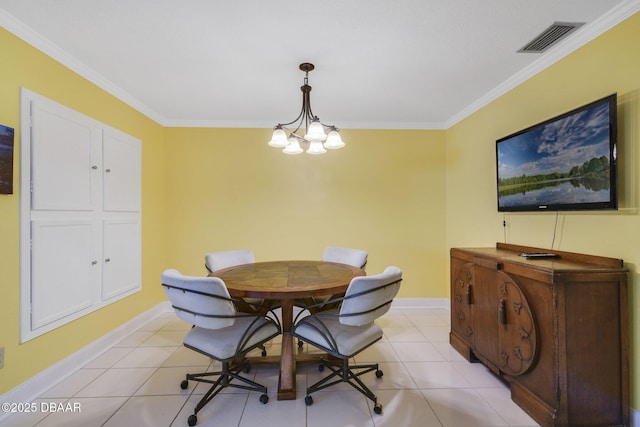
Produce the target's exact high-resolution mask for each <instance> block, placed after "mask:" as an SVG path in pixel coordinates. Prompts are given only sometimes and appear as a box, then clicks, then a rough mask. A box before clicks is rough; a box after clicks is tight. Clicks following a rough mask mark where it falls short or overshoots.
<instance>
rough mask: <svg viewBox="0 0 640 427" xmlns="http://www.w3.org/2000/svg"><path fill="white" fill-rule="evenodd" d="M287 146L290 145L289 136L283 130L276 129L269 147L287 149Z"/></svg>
mask: <svg viewBox="0 0 640 427" xmlns="http://www.w3.org/2000/svg"><path fill="white" fill-rule="evenodd" d="M287 144H289V141H287V134H286V133H285V132H284V130H282V128H276V129H275V130H274V131H273V135H272V136H271V141H269V145H270V146H271V147H277V148H283V147H286V146H287Z"/></svg>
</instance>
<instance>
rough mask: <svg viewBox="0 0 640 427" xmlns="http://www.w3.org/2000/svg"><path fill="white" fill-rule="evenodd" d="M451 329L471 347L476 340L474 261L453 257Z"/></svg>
mask: <svg viewBox="0 0 640 427" xmlns="http://www.w3.org/2000/svg"><path fill="white" fill-rule="evenodd" d="M451 274H452V289H451V291H452V292H451V293H452V295H451V302H452V304H451V307H452V311H453V312H452V313H451V314H452V316H451V329H452V330H453V331H455V332H456V334H457V335H458V336H459V337H460V338H462V339H463V340H464V341H465V342H466V343H467V344H468V345H469V346H470V347H473V341H474V336H473V335H474V334H473V330H474V319H473V310H472V298H473V263H472V262H464V261H462V260H459V259H452V265H451Z"/></svg>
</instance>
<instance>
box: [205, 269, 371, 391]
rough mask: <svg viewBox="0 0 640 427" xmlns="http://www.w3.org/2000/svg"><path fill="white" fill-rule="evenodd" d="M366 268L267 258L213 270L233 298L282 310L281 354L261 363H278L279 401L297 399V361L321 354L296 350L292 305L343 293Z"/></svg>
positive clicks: (300, 361) (308, 361) (311, 359)
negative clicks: (292, 331) (251, 300)
mask: <svg viewBox="0 0 640 427" xmlns="http://www.w3.org/2000/svg"><path fill="white" fill-rule="evenodd" d="M364 275H366V273H365V271H364V270H362V269H360V268H358V267H353V266H351V265H347V264H340V263H336V262H326V261H298V260H289V261H267V262H256V263H252V264H242V265H236V266H232V267H228V268H224V269H221V270H217V271H213V272H211V273H210V274H209V276H213V277H219V278H220V279H222V280H223V281H224V283H225V285H226V286H227V289H228V290H229V294H230V295H231V296H232V297H233V298H255V299H260V300H263V301H265V302H266V303H265V306H266V307H268V306H269V305H270V304H273V305H274V306H275V305H279V306H280V307H281V310H282V319H281V323H282V343H281V351H280V355H279V356H270V357H263V358H261V359H262V363H279V365H280V370H279V380H278V395H277V396H278V400H293V399H295V398H296V363H311V362H313V361H317V360H318V358H319V355H318V354H310V353H304V352H302V351H301V350H299V351H296V350H295V346H294V338H293V336H292V334H291V329H292V327H293V311H294V310H293V308H294V303H295V302H296V301H302V300H307V301H308V300H310V299H313V298H314V297H326V296H338V295H341V294H344V292H346V290H347V288H348V287H349V283H351V279H353V278H354V277H358V276H364Z"/></svg>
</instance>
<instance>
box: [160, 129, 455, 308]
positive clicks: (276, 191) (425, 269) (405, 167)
mask: <svg viewBox="0 0 640 427" xmlns="http://www.w3.org/2000/svg"><path fill="white" fill-rule="evenodd" d="M270 133H271V131H270V130H265V129H260V130H258V129H175V128H174V129H167V133H166V135H167V136H166V138H167V152H168V153H169V155H168V157H170V159H171V160H170V165H169V166H168V167H167V172H166V173H167V200H168V201H169V203H170V204H171V206H170V207H169V212H171V213H172V214H170V216H169V223H168V227H167V231H168V233H169V234H168V236H167V241H168V242H169V244H168V259H169V260H171V265H172V266H173V267H175V268H178V269H180V270H182V271H183V272H184V273H188V274H203V273H204V272H205V267H204V254H205V253H207V252H211V251H217V250H226V249H241V248H249V249H252V250H253V251H254V254H255V256H256V259H257V260H274V259H319V258H321V256H322V252H323V250H324V247H325V246H327V245H343V246H350V247H355V248H362V249H366V250H367V251H368V252H369V261H368V263H367V271H369V272H381V271H382V270H383V269H384V267H386V266H387V265H391V264H395V265H398V266H400V267H401V268H403V270H404V281H403V286H402V289H401V294H400V296H404V297H432V298H435V297H441V298H444V297H446V296H447V289H446V287H444V286H443V283H444V282H445V281H446V274H447V273H446V271H447V270H446V269H447V267H446V264H447V258H446V248H445V247H444V241H445V236H444V230H445V218H444V209H443V208H444V203H445V194H444V176H445V175H444V166H445V165H444V158H445V157H444V156H445V145H444V132H443V131H382V130H380V131H356V130H344V131H342V133H343V138H344V139H345V141H346V143H347V146H346V147H345V148H343V149H341V150H339V151H335V152H333V151H330V152H328V153H327V154H324V155H322V156H309V155H307V154H300V155H297V156H287V155H285V154H283V153H282V152H281V150H278V149H275V148H271V147H269V146H267V144H266V142H267V141H268V140H269V138H270V136H271V135H270Z"/></svg>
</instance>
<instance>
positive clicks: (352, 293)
mask: <svg viewBox="0 0 640 427" xmlns="http://www.w3.org/2000/svg"><path fill="white" fill-rule="evenodd" d="M401 282H402V270H400V269H399V268H398V267H395V266H389V267H387V268H385V270H384V271H383V272H382V273H380V274H376V275H373V276H359V277H354V278H353V279H351V283H350V284H349V287H348V288H347V292H346V293H345V295H344V300H343V301H342V306H341V307H340V323H342V324H344V325H350V326H359V325H364V324H367V323H371V322H373V321H374V320H375V319H377V318H378V317H380V316H382V315H383V314H385V313H386V312H387V311H389V308H391V302H392V301H393V298H395V296H396V295H397V293H398V290H399V289H400V283H401Z"/></svg>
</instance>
